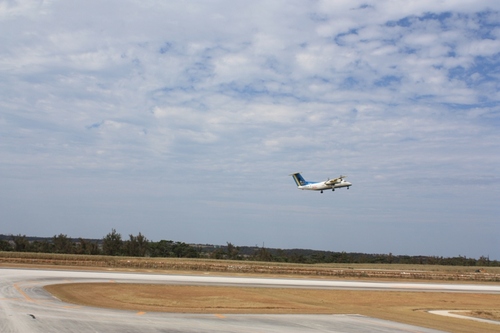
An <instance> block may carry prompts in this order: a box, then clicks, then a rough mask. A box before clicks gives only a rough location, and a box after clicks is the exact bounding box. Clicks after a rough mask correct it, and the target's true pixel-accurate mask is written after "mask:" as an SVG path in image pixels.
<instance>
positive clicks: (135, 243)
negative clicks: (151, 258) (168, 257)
mask: <svg viewBox="0 0 500 333" xmlns="http://www.w3.org/2000/svg"><path fill="white" fill-rule="evenodd" d="M129 237H130V239H129V240H128V241H125V242H124V248H125V253H126V254H127V255H128V256H132V257H144V256H146V253H147V252H148V248H149V246H148V244H149V243H148V239H147V238H146V237H144V235H142V234H141V233H140V232H139V235H137V236H134V235H129Z"/></svg>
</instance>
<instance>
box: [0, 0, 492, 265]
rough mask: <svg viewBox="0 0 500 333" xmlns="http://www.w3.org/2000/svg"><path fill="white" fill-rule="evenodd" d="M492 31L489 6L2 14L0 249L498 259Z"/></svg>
mask: <svg viewBox="0 0 500 333" xmlns="http://www.w3.org/2000/svg"><path fill="white" fill-rule="evenodd" d="M499 22H500V2H496V1H486V0H479V1H478V0H471V1H465V0H464V1H458V0H449V1H446V0H442V1H436V0H432V1H430V0H429V1H428V0H417V1H395V0H394V1H371V0H365V1H354V0H349V1H340V0H336V1H319V0H318V1H307V0H298V1H294V0H287V1H279V0H275V1H232V0H220V1H218V0H212V1H163V0H162V1H153V0H151V1H139V0H136V1H134V0H128V1H127V0H120V1H118V0H109V1H92V0H89V1H72V0H51V1H30V0H22V1H16V0H6V1H1V2H0V29H1V31H2V32H3V33H2V34H0V233H3V234H14V235H17V234H25V235H30V236H49V237H50V236H53V235H56V234H60V233H63V234H67V235H68V236H70V237H88V238H102V237H103V236H105V235H106V234H107V233H109V232H110V231H111V229H112V228H115V229H116V230H117V231H118V232H119V233H121V234H122V236H123V237H124V238H128V235H129V234H134V235H136V234H138V233H139V232H141V233H142V234H144V235H145V236H146V237H148V238H149V239H151V240H154V241H159V240H161V239H167V240H174V241H182V242H187V243H209V244H222V245H225V244H226V243H227V242H231V243H233V244H235V245H249V246H253V245H259V246H262V245H264V246H265V247H273V248H287V249H289V248H308V249H317V250H329V251H346V252H367V253H393V254H407V255H434V256H458V255H462V256H467V257H474V258H479V257H480V256H483V255H484V256H490V258H491V259H497V260H500V245H499V244H500V204H499V203H500V188H499V187H500V89H499V88H500V23H499ZM297 171H300V172H302V175H303V176H304V178H306V179H307V180H317V181H320V180H326V179H327V178H328V177H336V176H339V175H340V174H346V175H348V178H347V180H349V181H350V182H352V183H353V186H352V187H351V188H350V189H349V190H347V189H341V190H337V191H335V192H331V191H327V192H325V193H323V194H321V193H319V192H312V191H311V192H309V191H299V190H297V189H296V186H295V184H294V182H293V180H292V178H291V177H289V176H288V175H289V174H290V173H292V172H297Z"/></svg>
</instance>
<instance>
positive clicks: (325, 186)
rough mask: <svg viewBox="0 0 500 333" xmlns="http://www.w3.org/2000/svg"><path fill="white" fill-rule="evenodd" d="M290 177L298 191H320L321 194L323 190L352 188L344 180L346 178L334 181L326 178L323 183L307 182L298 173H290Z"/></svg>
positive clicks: (342, 177) (341, 177)
mask: <svg viewBox="0 0 500 333" xmlns="http://www.w3.org/2000/svg"><path fill="white" fill-rule="evenodd" d="M290 176H292V177H293V180H295V183H296V184H297V188H298V189H299V190H311V191H321V193H323V190H330V189H331V190H332V191H335V189H336V188H341V187H347V189H349V186H352V184H351V183H349V182H347V181H345V180H344V178H346V177H347V176H340V177H338V178H334V179H330V178H328V179H327V180H325V181H324V182H308V181H306V180H305V179H304V177H302V175H301V174H300V173H298V172H296V173H292V174H290Z"/></svg>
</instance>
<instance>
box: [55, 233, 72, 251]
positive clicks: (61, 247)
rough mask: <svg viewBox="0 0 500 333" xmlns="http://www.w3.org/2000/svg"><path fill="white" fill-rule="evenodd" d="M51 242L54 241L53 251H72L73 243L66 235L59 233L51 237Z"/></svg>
mask: <svg viewBox="0 0 500 333" xmlns="http://www.w3.org/2000/svg"><path fill="white" fill-rule="evenodd" d="M52 242H53V243H54V252H55V253H66V254H71V253H73V252H74V251H73V243H72V242H71V240H70V239H69V238H68V236H66V235H63V234H59V236H55V235H54V237H52Z"/></svg>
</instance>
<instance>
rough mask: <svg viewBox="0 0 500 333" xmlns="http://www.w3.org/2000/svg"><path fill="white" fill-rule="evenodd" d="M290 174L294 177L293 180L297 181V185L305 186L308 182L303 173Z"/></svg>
mask: <svg viewBox="0 0 500 333" xmlns="http://www.w3.org/2000/svg"><path fill="white" fill-rule="evenodd" d="M290 176H292V177H293V180H294V181H295V184H297V186H304V185H306V184H307V182H306V181H305V179H304V177H302V175H301V174H300V173H298V172H296V173H292V174H291V175H290Z"/></svg>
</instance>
